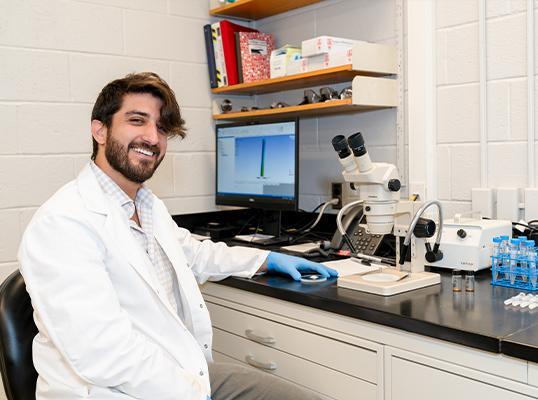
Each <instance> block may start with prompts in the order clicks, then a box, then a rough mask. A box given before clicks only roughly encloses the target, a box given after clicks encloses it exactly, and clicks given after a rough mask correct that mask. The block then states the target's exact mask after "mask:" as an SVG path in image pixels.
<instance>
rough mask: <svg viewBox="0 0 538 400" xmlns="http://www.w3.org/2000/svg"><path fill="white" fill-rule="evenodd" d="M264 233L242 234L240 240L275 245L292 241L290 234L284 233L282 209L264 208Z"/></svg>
mask: <svg viewBox="0 0 538 400" xmlns="http://www.w3.org/2000/svg"><path fill="white" fill-rule="evenodd" d="M260 225H261V227H262V228H263V234H259V233H255V234H252V235H242V236H241V238H239V237H236V239H238V240H242V241H246V242H249V243H253V244H257V245H259V246H274V245H277V244H287V243H289V242H290V237H289V236H288V235H282V234H281V229H282V211H280V210H278V211H275V210H264V211H263V217H262V222H261V224H260Z"/></svg>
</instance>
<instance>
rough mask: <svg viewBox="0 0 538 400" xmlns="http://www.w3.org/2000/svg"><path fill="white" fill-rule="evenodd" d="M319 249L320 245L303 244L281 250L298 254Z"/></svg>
mask: <svg viewBox="0 0 538 400" xmlns="http://www.w3.org/2000/svg"><path fill="white" fill-rule="evenodd" d="M316 249H319V244H318V243H312V242H310V243H301V244H293V245H291V246H282V247H281V248H280V250H287V251H294V252H296V253H308V252H309V251H312V250H316Z"/></svg>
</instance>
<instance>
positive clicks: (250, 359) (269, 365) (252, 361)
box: [245, 355, 276, 371]
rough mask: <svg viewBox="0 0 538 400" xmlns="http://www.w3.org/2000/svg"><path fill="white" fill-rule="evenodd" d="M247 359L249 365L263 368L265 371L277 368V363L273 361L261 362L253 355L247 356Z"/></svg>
mask: <svg viewBox="0 0 538 400" xmlns="http://www.w3.org/2000/svg"><path fill="white" fill-rule="evenodd" d="M245 360H246V361H247V363H248V364H249V365H252V366H253V367H254V368H258V369H263V370H265V371H274V370H275V369H276V363H275V362H272V361H270V362H267V363H263V362H259V361H256V359H255V358H254V357H252V356H251V355H248V356H246V357H245Z"/></svg>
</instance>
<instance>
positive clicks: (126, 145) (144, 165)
mask: <svg viewBox="0 0 538 400" xmlns="http://www.w3.org/2000/svg"><path fill="white" fill-rule="evenodd" d="M161 106H162V101H161V100H160V99H159V98H157V97H155V96H153V95H151V94H149V93H129V94H126V95H125V96H124V97H123V103H122V106H121V108H120V109H119V110H118V112H116V113H115V114H114V116H113V117H112V124H111V126H110V128H108V129H107V136H106V142H105V146H104V147H105V148H104V150H105V153H104V154H105V157H106V160H107V161H108V163H109V164H110V166H111V167H112V168H113V169H115V170H116V171H117V172H119V173H121V174H122V175H123V176H124V177H125V178H127V179H128V180H129V181H131V182H135V183H143V182H145V181H146V180H148V179H149V178H151V177H152V176H153V173H154V172H155V170H156V169H157V167H158V166H159V164H160V163H161V161H162V160H163V158H164V155H165V153H166V146H167V136H166V132H164V131H163V130H162V128H161V126H160V124H159V120H160V113H161Z"/></svg>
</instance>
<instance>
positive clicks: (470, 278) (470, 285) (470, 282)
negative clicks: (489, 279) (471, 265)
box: [465, 271, 475, 292]
mask: <svg viewBox="0 0 538 400" xmlns="http://www.w3.org/2000/svg"><path fill="white" fill-rule="evenodd" d="M474 283H475V282H474V272H473V271H467V273H466V274H465V291H466V292H474Z"/></svg>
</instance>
